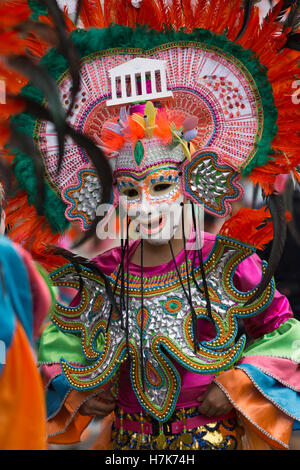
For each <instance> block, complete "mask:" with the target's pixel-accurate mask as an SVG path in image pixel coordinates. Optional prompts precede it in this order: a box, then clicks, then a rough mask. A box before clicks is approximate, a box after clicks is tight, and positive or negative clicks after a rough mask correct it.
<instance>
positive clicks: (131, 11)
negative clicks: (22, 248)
mask: <svg viewBox="0 0 300 470" xmlns="http://www.w3.org/2000/svg"><path fill="white" fill-rule="evenodd" d="M28 4H29V6H30V8H31V9H32V11H33V17H30V14H31V12H30V10H29V9H28V6H27V5H26V2H25V1H22V0H20V1H11V2H6V4H5V5H4V6H2V8H9V7H11V8H14V20H6V21H4V19H3V18H9V17H10V18H11V17H12V15H11V14H10V13H9V11H8V10H7V12H5V15H4V14H2V15H1V22H0V26H1V34H2V38H3V39H5V38H6V44H9V47H7V46H6V50H5V55H6V62H5V66H3V67H4V68H3V72H2V74H3V76H4V78H5V79H6V80H7V82H9V83H10V84H11V89H9V92H10V93H11V94H12V95H13V97H11V98H10V99H9V101H7V103H6V105H5V106H2V107H1V110H2V115H3V116H4V117H5V119H6V120H5V121H4V120H3V121H2V123H1V126H2V129H3V131H2V139H1V140H2V144H5V143H10V144H11V145H10V146H9V148H10V153H12V152H13V154H14V160H13V168H14V172H15V175H16V178H17V180H18V184H19V187H20V188H22V192H19V193H18V194H17V195H16V196H15V198H13V199H12V200H11V204H10V206H9V208H8V223H9V225H10V227H11V236H12V237H20V238H23V241H25V243H26V241H28V243H30V244H31V247H32V246H35V248H36V250H37V252H38V251H41V246H40V240H41V239H43V240H45V241H46V242H47V241H51V243H53V241H55V239H56V238H55V237H57V234H58V233H62V232H63V231H64V230H65V229H66V227H67V225H68V223H69V221H78V222H79V223H80V224H81V227H82V228H83V229H84V230H87V231H88V233H89V232H90V231H93V230H94V228H95V226H96V223H97V221H98V219H97V217H96V208H97V206H98V205H99V204H100V203H101V202H102V201H105V202H108V201H109V199H110V202H111V203H112V206H115V204H116V197H115V196H116V195H115V194H113V193H111V196H109V195H108V192H109V188H108V186H109V184H107V183H109V182H110V181H111V177H110V176H109V174H110V173H109V170H108V167H107V166H105V162H104V158H102V157H103V154H102V151H101V148H102V147H103V148H104V150H105V151H106V153H107V149H109V148H110V147H111V149H113V148H115V149H116V148H119V146H120V145H121V146H122V145H123V144H126V139H127V140H128V136H129V134H130V136H131V137H130V138H133V139H136V140H139V139H140V138H143V137H139V136H142V134H143V133H144V134H143V135H145V137H146V138H152V137H153V136H156V137H158V138H159V139H160V140H161V141H162V142H163V145H165V144H167V145H170V142H171V143H172V142H173V143H174V138H175V140H176V138H177V141H178V143H179V144H180V145H181V148H182V150H183V158H185V157H186V158H185V161H184V162H183V177H182V188H183V191H184V193H185V194H186V196H187V197H188V198H190V199H191V200H192V201H194V202H196V203H201V204H203V205H204V207H205V208H206V210H208V211H209V212H211V213H213V214H215V215H217V216H225V215H228V214H229V209H230V204H231V202H232V201H234V200H236V199H237V198H238V197H240V196H241V195H242V190H241V187H240V185H239V184H238V179H239V178H240V177H241V176H243V177H247V178H249V179H250V180H251V181H252V182H253V183H254V184H258V185H260V187H261V188H262V190H263V192H264V194H265V195H267V196H268V197H269V201H270V210H271V214H272V216H273V218H274V229H275V231H274V232H275V235H274V238H275V241H276V240H277V246H276V249H274V250H273V255H274V253H275V251H276V253H277V255H278V253H279V252H280V250H278V246H279V247H282V245H283V238H284V226H285V224H284V221H283V210H282V208H281V205H280V203H279V202H278V201H277V200H275V198H274V195H273V194H274V184H275V179H276V176H277V175H278V174H282V173H290V172H291V171H292V172H294V174H295V175H296V177H298V176H297V168H296V167H297V164H298V163H299V152H298V148H299V144H300V137H299V133H298V122H299V117H300V108H299V106H298V105H297V77H298V73H299V67H298V63H299V45H298V30H297V18H296V16H295V12H296V9H295V5H296V2H289V5H287V2H283V1H279V2H277V3H276V5H275V6H274V8H273V9H271V10H270V12H269V14H268V16H267V17H266V18H265V19H263V20H262V22H261V21H260V18H259V11H258V8H257V7H253V6H252V2H251V1H248V2H242V1H240V0H232V1H228V0H219V1H217V2H210V1H207V0H197V1H191V0H183V1H181V2H180V1H179V0H178V1H177V0H176V1H174V2H167V1H165V0H158V1H153V0H143V2H142V3H141V5H140V8H138V9H137V8H134V7H133V6H132V4H131V2H130V1H124V2H119V1H117V0H109V1H105V2H104V7H103V8H102V6H101V2H100V1H99V0H92V1H91V0H83V1H82V2H80V3H78V8H79V6H80V9H78V11H77V13H78V14H77V15H75V16H76V17H78V16H79V20H80V25H81V26H82V27H80V28H77V27H76V25H75V24H73V23H72V22H71V20H70V19H69V18H68V17H67V15H66V13H67V12H65V14H63V13H62V12H60V10H59V8H58V7H57V4H56V2H55V1H52V0H48V1H47V0H40V1H37V0H35V1H34V0H31V1H29V2H28ZM16 6H17V10H16ZM47 12H48V16H44V15H45V13H47ZM37 18H39V20H40V21H39V22H37V21H36V19H37ZM20 21H23V22H24V21H25V25H26V27H25V31H26V34H25V38H23V37H22V38H20V34H19V26H18V24H19V22H20ZM43 28H46V30H47V34H45V29H43ZM66 30H68V33H66ZM48 33H49V34H48ZM46 37H49V38H51V43H52V44H51V45H53V46H55V48H53V49H50V50H49V43H48V44H47V41H46V40H45V38H46ZM8 38H9V39H10V41H9V42H8ZM28 51H29V52H30V57H32V56H33V57H34V59H30V58H29V57H28ZM2 54H4V51H3V52H2ZM11 54H13V55H14V57H7V56H8V55H11ZM20 54H21V56H22V57H21V58H20V57H19V56H20ZM15 56H17V57H15ZM136 58H146V59H153V60H154V59H155V60H157V61H164V62H165V63H166V86H167V89H168V90H169V91H171V92H172V95H173V97H172V98H168V99H167V100H166V101H165V103H164V105H163V107H164V110H165V113H166V114H164V113H163V112H156V113H155V121H154V122H153V124H154V126H151V125H150V124H149V122H148V123H147V122H146V121H145V118H144V117H143V115H141V116H140V117H134V114H133V115H131V116H130V117H129V118H128V126H127V127H128V129H129V131H128V132H129V134H128V132H127V134H126V132H125V133H124V132H123V133H121V134H120V133H118V132H115V130H116V129H117V127H116V126H117V125H119V124H118V121H117V120H118V118H120V107H119V106H111V107H109V106H107V102H108V101H109V100H111V98H112V82H111V80H110V76H109V71H110V70H112V69H114V68H115V67H118V66H121V65H122V64H126V63H128V62H129V61H131V60H133V59H136ZM30 61H31V62H32V61H34V63H35V64H36V63H37V62H38V75H37V74H35V73H30V66H29V62H30ZM16 70H17V72H16ZM24 74H25V76H26V77H25V78H24ZM46 75H47V78H46ZM8 77H9V80H8ZM27 78H29V83H28V84H27V85H26V86H25V87H24V88H23V89H22V91H21V93H19V91H20V89H21V86H22V85H24V84H25V81H26V80H27ZM50 78H51V80H50ZM158 81H159V79H158ZM53 83H55V84H56V87H58V90H59V92H58V93H54V88H53ZM43 84H44V85H45V86H43ZM115 85H116V90H117V93H120V90H121V88H120V87H121V84H119V83H117V84H115ZM14 113H17V114H15V115H13V114H14ZM150 114H151V113H150ZM8 115H9V116H11V118H10V122H11V125H10V126H8V125H7V116H8ZM136 115H138V113H136ZM165 115H167V120H168V121H169V122H170V123H172V122H174V121H175V117H176V116H179V115H180V116H183V121H181V124H180V125H179V126H177V125H175V127H173V128H172V126H170V125H169V124H168V125H167V120H166V119H165V117H164V116H165ZM192 117H196V118H197V119H198V122H197V135H196V137H195V138H194V139H192V144H193V145H194V147H195V148H194V147H191V146H188V145H187V143H188V142H190V140H188V139H186V140H185V139H182V134H181V133H180V132H181V131H182V129H181V131H180V132H178V130H179V129H180V126H184V121H185V120H188V119H191V118H192ZM143 120H144V121H143ZM142 121H143V122H144V124H142ZM158 121H160V122H158ZM108 122H110V123H114V124H115V127H114V129H113V128H112V127H111V126H110V127H109V126H108V125H107V123H108ZM105 123H106V124H105ZM152 127H154V129H152ZM128 129H127V130H128ZM172 129H173V130H172ZM188 130H190V129H186V131H188ZM21 133H22V138H20V134H21ZM24 134H25V137H26V139H24V140H23V136H24ZM159 134H160V135H159ZM12 136H13V137H14V138H13V139H12V140H11V142H10V140H9V139H11V138H12ZM176 136H177V137H176ZM66 137H67V138H66ZM170 139H171V140H170ZM179 139H181V142H180V141H179ZM24 142H26V148H25V143H24ZM32 142H34V143H35V146H34V149H33V148H32ZM103 144H104V146H103ZM194 150H195V151H194ZM36 152H38V153H39V155H41V156H42V161H43V165H42V166H41V165H40V166H39V164H38V163H37V162H38V158H36V160H35V161H33V160H32V158H33V155H36ZM99 162H101V163H100V164H99ZM37 168H39V172H40V173H38V174H39V175H41V174H42V173H41V172H42V171H44V174H43V176H44V180H45V184H44V185H41V181H42V178H39V179H38V183H39V185H38V186H37V185H36V182H35V181H36V180H35V178H34V174H35V172H36V170H37ZM39 194H44V198H43V199H42V200H43V204H42V208H41V203H40V201H41V198H40V197H39V196H38V195H39ZM17 205H21V206H22V215H23V218H24V217H25V219H26V220H25V222H24V220H23V221H22V222H21V221H20V210H21V209H19V211H18V210H17V211H16V210H15V209H16V207H17ZM279 210H280V212H278V211H279ZM36 211H37V212H36ZM41 211H42V212H43V215H41V213H42V212H41ZM108 216H109V214H108ZM260 219H261V217H260ZM260 225H261V224H259V223H257V224H256V227H257V228H258V230H259V229H260ZM32 233H34V234H35V236H36V237H35V239H32V237H31V236H29V235H32ZM226 233H227V234H228V235H230V220H229V221H227V225H226ZM235 233H236V232H235ZM21 234H22V235H21ZM271 258H272V257H271ZM271 261H272V262H271V264H270V272H269V274H271V272H272V270H273V269H274V267H275V264H276V262H277V259H275V258H274V256H273V258H272V260H271ZM267 280H268V279H267V278H265V281H264V283H265V282H267Z"/></svg>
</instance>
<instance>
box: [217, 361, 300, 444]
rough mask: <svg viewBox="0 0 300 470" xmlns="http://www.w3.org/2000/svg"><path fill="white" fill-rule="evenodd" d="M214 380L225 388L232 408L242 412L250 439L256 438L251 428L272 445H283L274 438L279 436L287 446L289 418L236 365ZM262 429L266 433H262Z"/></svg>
mask: <svg viewBox="0 0 300 470" xmlns="http://www.w3.org/2000/svg"><path fill="white" fill-rule="evenodd" d="M216 383H217V384H220V385H221V386H222V387H223V388H224V389H225V390H226V391H227V392H228V394H229V396H230V398H231V400H232V403H233V404H234V406H235V408H236V409H237V411H238V412H240V413H241V414H242V416H243V421H244V423H246V424H247V427H248V432H249V436H250V438H251V439H252V441H253V442H254V441H255V439H256V440H257V437H254V434H253V432H255V433H256V434H257V435H258V436H259V437H260V438H261V439H262V440H263V441H265V442H267V443H268V444H269V445H270V446H272V447H275V448H277V449H285V448H286V447H284V445H282V444H280V443H279V442H277V441H276V440H275V439H279V440H280V441H281V442H283V443H284V444H285V445H286V446H288V443H289V439H290V435H291V431H292V427H293V419H292V418H290V417H289V416H287V415H286V414H284V413H283V412H282V411H280V410H279V409H278V408H277V407H276V406H275V405H273V403H271V402H270V401H269V400H267V399H266V398H265V397H264V396H263V395H262V394H261V393H260V392H259V391H258V390H257V389H256V388H255V386H254V385H253V383H252V382H251V380H250V379H249V377H248V376H247V374H245V373H244V372H243V371H242V370H239V369H231V370H228V371H226V372H223V373H221V374H220V375H218V377H217V379H216ZM244 418H246V421H245V419H244ZM262 430H263V431H266V432H267V433H268V434H269V435H270V436H266V435H265V434H264V432H263V431H262ZM257 442H259V441H257Z"/></svg>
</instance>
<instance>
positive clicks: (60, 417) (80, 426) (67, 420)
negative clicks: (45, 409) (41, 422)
mask: <svg viewBox="0 0 300 470" xmlns="http://www.w3.org/2000/svg"><path fill="white" fill-rule="evenodd" d="M90 395H91V392H79V391H77V390H71V392H70V393H69V395H68V396H67V398H66V400H65V402H64V404H63V407H62V408H61V410H60V411H59V413H58V414H57V415H56V416H54V417H53V418H52V419H49V421H48V423H47V434H48V436H49V437H48V442H49V443H51V444H74V443H75V442H79V441H80V436H81V434H82V432H83V431H84V429H85V428H86V427H87V426H88V425H89V424H90V422H91V420H92V418H93V417H92V416H81V415H80V414H79V413H78V409H79V407H80V405H81V403H83V401H84V400H85V399H86V398H87V397H88V396H90ZM73 414H74V416H73ZM57 433H58V434H57ZM51 434H56V435H54V436H51Z"/></svg>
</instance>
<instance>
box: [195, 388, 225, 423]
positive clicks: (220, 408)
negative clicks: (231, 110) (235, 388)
mask: <svg viewBox="0 0 300 470" xmlns="http://www.w3.org/2000/svg"><path fill="white" fill-rule="evenodd" d="M198 401H201V402H202V403H201V405H200V406H199V407H198V412H199V413H201V414H204V415H206V416H220V415H225V414H227V413H229V412H230V411H231V410H232V408H233V406H232V404H231V403H230V401H229V400H228V398H227V397H226V395H225V393H224V392H223V391H222V390H221V389H220V388H219V387H218V386H217V385H216V384H215V383H212V384H210V386H209V387H208V389H207V390H206V392H205V393H204V395H202V396H201V397H199V398H198Z"/></svg>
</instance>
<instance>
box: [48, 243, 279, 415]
mask: <svg viewBox="0 0 300 470" xmlns="http://www.w3.org/2000/svg"><path fill="white" fill-rule="evenodd" d="M253 252H254V249H253V247H251V246H250V245H246V244H242V243H240V242H238V241H236V240H233V239H229V238H227V237H223V236H218V237H217V238H216V240H215V244H214V247H213V249H212V251H211V253H210V255H209V257H208V258H207V259H206V261H205V264H204V268H205V274H206V279H207V284H208V289H209V295H210V300H211V307H212V317H213V320H214V324H215V327H216V331H217V335H216V337H215V338H213V339H212V340H209V341H202V342H200V345H199V349H198V350H197V352H196V353H195V352H194V349H193V326H192V314H191V311H190V306H189V304H188V302H187V299H186V297H185V295H184V293H183V291H182V287H181V284H180V280H179V279H178V275H177V273H176V272H174V271H171V272H170V273H167V274H164V275H162V276H158V277H157V276H154V277H149V278H148V277H147V278H144V279H143V287H144V294H143V295H144V297H145V299H144V302H143V312H142V311H141V299H140V296H141V293H140V286H141V279H140V278H139V277H138V276H132V275H129V283H128V284H129V292H128V293H129V296H128V300H129V307H128V314H129V339H128V348H129V350H127V340H126V332H125V329H124V326H123V325H122V321H121V319H120V317H119V315H118V314H117V312H113V314H112V318H111V321H110V326H109V329H108V328H107V326H108V318H109V316H110V312H111V306H110V302H109V300H108V298H107V295H106V293H105V289H104V286H103V281H102V280H101V279H100V278H98V276H97V275H95V274H94V273H92V272H91V271H90V270H88V269H86V268H83V269H82V277H83V278H84V288H83V292H82V296H81V301H80V303H79V305H77V306H75V307H65V306H62V305H61V304H57V305H56V309H55V313H54V314H53V315H52V321H53V323H54V324H55V325H56V326H57V327H58V328H59V329H61V330H63V331H66V332H68V333H75V334H78V333H80V334H81V345H82V351H83V354H84V356H85V357H86V359H87V360H89V361H91V365H89V366H86V367H75V366H72V365H71V364H69V363H67V362H66V361H65V360H64V359H62V360H61V366H62V370H63V373H64V374H65V377H66V379H67V380H68V382H69V383H70V385H71V386H72V387H73V388H75V389H78V390H82V389H93V388H95V387H103V388H109V387H111V385H112V383H113V382H114V381H115V379H116V377H117V371H118V369H119V367H120V364H121V363H122V362H123V361H124V360H126V359H127V358H128V354H129V356H130V378H131V383H132V387H133V390H134V392H135V394H136V396H137V398H138V400H139V402H140V404H141V406H142V407H143V408H144V409H145V410H146V411H147V412H148V413H149V414H150V415H152V416H153V417H154V418H156V419H158V420H160V421H166V420H168V419H169V417H170V416H171V414H172V413H173V411H174V409H175V406H176V401H177V397H178V394H179V391H180V376H179V373H178V371H177V369H176V366H175V364H176V362H177V363H179V364H180V365H181V366H183V367H185V368H186V369H188V370H190V371H192V372H196V373H201V374H216V373H218V372H220V371H222V370H226V369H228V368H230V367H231V366H232V365H233V364H234V363H235V362H236V361H237V359H238V358H239V357H240V355H241V353H242V351H243V348H244V344H245V337H244V336H243V337H241V338H240V339H239V340H238V341H237V342H236V343H235V338H236V334H237V319H238V318H247V317H251V316H253V315H256V314H257V313H259V312H261V311H262V310H264V309H265V308H266V307H267V306H268V305H269V304H270V302H271V301H272V298H273V296H274V290H275V288H274V282H273V281H272V282H271V283H270V285H269V286H268V287H267V289H266V290H265V291H264V293H263V294H262V295H261V297H260V298H259V299H257V300H256V301H255V302H254V303H253V304H250V305H247V306H245V302H247V300H248V299H249V298H250V297H251V296H252V295H253V293H254V291H255V289H253V290H251V291H250V292H241V291H239V290H238V289H237V288H236V287H235V286H234V283H233V276H234V273H235V270H236V268H237V266H238V265H239V264H240V263H241V262H242V261H243V260H244V259H246V258H247V257H248V256H250V255H251V254H253ZM191 269H192V267H191V264H189V265H188V272H186V268H185V266H181V267H180V273H181V278H182V282H183V285H184V284H186V283H187V277H188V275H189V276H190V275H191ZM263 270H265V266H264V263H263ZM194 273H195V278H196V280H197V283H198V285H199V287H200V291H199V290H198V289H197V288H196V287H195V285H192V286H191V292H192V298H193V304H194V305H195V306H196V307H195V311H196V315H197V318H198V319H200V318H202V319H206V320H208V321H211V320H210V319H209V318H208V314H207V311H206V308H205V300H204V296H203V295H202V292H201V287H202V280H201V275H200V269H199V268H198V267H197V268H196V269H195V271H194ZM51 279H52V282H53V283H54V284H55V285H57V286H68V287H73V288H79V281H78V280H76V274H75V271H74V268H73V267H72V265H66V266H64V267H63V268H61V269H59V270H57V271H56V272H54V273H53V274H52V275H51ZM110 279H111V282H112V283H114V282H116V271H115V272H114V273H113V274H112V275H111V277H110ZM126 285H127V281H126V280H125V286H126ZM120 290H121V284H120V281H119V280H118V281H117V285H116V296H117V298H119V296H120ZM142 319H143V320H142ZM142 323H143V325H142ZM141 327H142V335H141ZM99 334H102V335H103V337H104V348H103V351H97V350H96V348H95V339H96V337H97V336H98V335H99ZM141 338H142V342H143V358H144V363H145V371H144V377H142V376H141V358H140V340H141Z"/></svg>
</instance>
